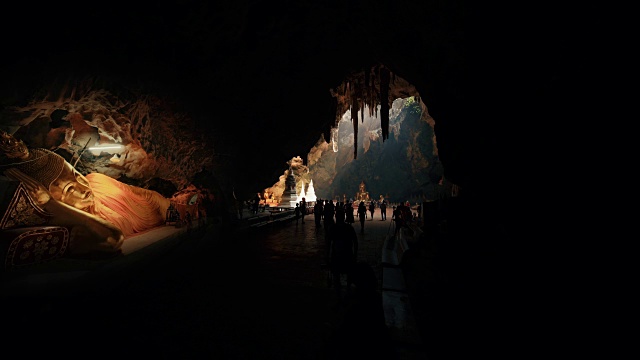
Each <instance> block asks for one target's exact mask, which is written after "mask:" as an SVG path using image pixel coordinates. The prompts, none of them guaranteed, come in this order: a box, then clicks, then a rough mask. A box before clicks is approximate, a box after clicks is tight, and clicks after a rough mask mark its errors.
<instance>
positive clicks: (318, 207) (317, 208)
mask: <svg viewBox="0 0 640 360" xmlns="http://www.w3.org/2000/svg"><path fill="white" fill-rule="evenodd" d="M323 211H324V207H323V206H322V199H318V200H317V201H316V204H315V205H314V206H313V219H314V221H315V223H316V229H318V228H320V224H321V222H322V212H323Z"/></svg>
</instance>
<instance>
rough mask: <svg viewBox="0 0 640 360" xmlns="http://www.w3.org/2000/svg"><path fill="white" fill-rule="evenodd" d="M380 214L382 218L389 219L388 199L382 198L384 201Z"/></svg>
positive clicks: (381, 204)
mask: <svg viewBox="0 0 640 360" xmlns="http://www.w3.org/2000/svg"><path fill="white" fill-rule="evenodd" d="M380 216H381V217H382V220H387V201H386V200H382V202H381V203H380Z"/></svg>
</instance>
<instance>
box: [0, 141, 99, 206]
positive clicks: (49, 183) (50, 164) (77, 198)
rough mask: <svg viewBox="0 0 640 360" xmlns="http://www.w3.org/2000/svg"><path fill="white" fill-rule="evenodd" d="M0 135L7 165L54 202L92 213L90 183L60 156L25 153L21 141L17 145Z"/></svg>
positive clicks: (38, 151)
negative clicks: (45, 190) (23, 174)
mask: <svg viewBox="0 0 640 360" xmlns="http://www.w3.org/2000/svg"><path fill="white" fill-rule="evenodd" d="M1 135H2V145H1V146H2V148H1V149H2V151H3V154H4V155H5V157H6V158H7V159H8V163H7V164H6V165H9V166H11V167H15V168H16V169H18V170H20V171H22V172H23V173H25V174H27V175H29V176H30V177H32V178H33V179H34V180H37V181H39V182H40V183H41V184H42V185H43V186H44V187H45V188H46V189H47V190H49V193H50V194H51V196H52V197H53V198H54V199H56V200H59V201H62V202H64V203H65V204H67V205H70V206H73V207H75V208H77V209H80V210H84V211H87V212H93V210H94V199H93V192H92V190H91V186H90V185H89V181H88V180H87V178H86V177H84V175H82V174H80V173H79V172H78V171H77V170H76V169H75V168H74V167H73V166H72V165H71V164H69V163H68V162H67V161H66V160H65V159H64V158H63V157H62V156H60V155H58V154H56V153H54V152H52V151H49V150H46V149H27V147H26V146H25V145H24V143H23V142H22V141H17V140H16V139H15V138H13V136H12V135H9V134H7V133H3V134H1ZM7 135H8V136H7Z"/></svg>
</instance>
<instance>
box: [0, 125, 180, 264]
mask: <svg viewBox="0 0 640 360" xmlns="http://www.w3.org/2000/svg"><path fill="white" fill-rule="evenodd" d="M0 138H1V139H0V150H1V152H0V166H1V167H0V168H1V169H3V170H4V174H5V175H6V176H7V177H9V178H11V179H13V180H18V181H21V182H22V183H23V184H24V185H25V188H26V189H27V191H28V192H29V195H30V196H31V197H32V199H33V200H34V201H35V202H36V203H37V204H38V205H39V206H40V207H41V209H42V210H43V211H44V212H45V213H47V214H48V215H49V220H48V223H49V224H51V225H58V226H65V227H68V228H69V230H70V244H69V254H72V255H80V254H92V253H118V252H119V251H120V248H121V246H122V243H123V241H124V240H125V238H126V237H128V236H130V235H133V234H135V233H138V232H141V231H145V230H148V229H150V228H153V227H156V226H159V225H162V224H164V221H165V214H166V211H167V209H168V208H169V205H170V200H169V199H167V198H165V197H163V196H162V195H161V194H159V193H158V192H156V191H152V190H148V189H143V188H139V187H135V186H131V185H128V184H124V183H122V182H119V181H118V180H116V179H113V178H111V177H109V176H107V175H104V174H100V173H92V174H88V175H87V176H84V175H82V174H81V173H79V172H78V171H77V170H76V169H75V168H74V167H73V166H72V165H71V164H70V163H69V162H67V161H66V160H65V159H64V158H63V157H62V156H60V155H58V154H56V153H54V152H52V151H49V150H46V149H28V148H27V146H26V145H25V144H24V143H23V142H22V141H19V140H16V139H15V138H14V137H13V136H12V135H10V134H8V133H6V132H4V131H2V130H0Z"/></svg>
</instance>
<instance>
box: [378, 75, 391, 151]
mask: <svg viewBox="0 0 640 360" xmlns="http://www.w3.org/2000/svg"><path fill="white" fill-rule="evenodd" d="M389 80H390V72H389V70H388V69H387V68H381V69H380V125H381V127H382V141H383V142H384V141H385V140H386V139H388V138H389Z"/></svg>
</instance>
